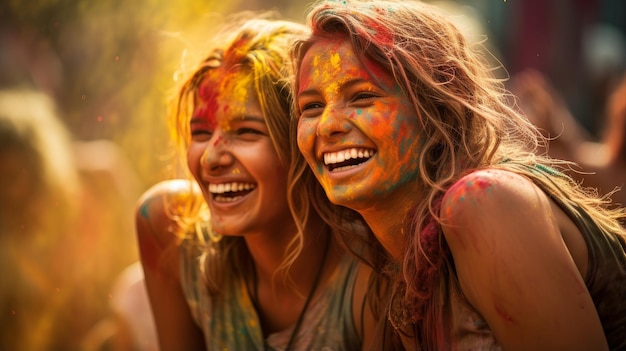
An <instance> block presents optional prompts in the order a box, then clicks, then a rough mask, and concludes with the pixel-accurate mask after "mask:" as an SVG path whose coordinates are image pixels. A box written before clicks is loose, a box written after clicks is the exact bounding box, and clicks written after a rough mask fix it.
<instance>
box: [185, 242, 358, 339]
mask: <svg viewBox="0 0 626 351" xmlns="http://www.w3.org/2000/svg"><path fill="white" fill-rule="evenodd" d="M200 254H201V252H200V250H199V249H198V248H197V246H196V245H194V244H193V242H192V241H191V240H189V239H188V240H184V241H183V242H182V245H181V273H182V274H181V280H182V286H183V290H184V293H185V295H186V298H187V303H188V305H189V308H190V310H191V312H192V315H193V317H194V319H195V322H196V324H197V325H198V326H199V327H200V328H201V329H202V331H203V333H204V338H205V342H206V345H207V350H212V351H223V350H233V351H238V350H246V351H248V350H276V351H277V350H285V347H286V346H287V344H288V342H289V339H290V338H291V334H292V331H293V326H292V327H290V328H288V329H286V330H283V331H280V332H277V333H274V334H270V335H269V336H268V337H267V338H266V339H265V340H263V334H262V330H261V325H260V321H259V317H258V315H257V312H256V310H255V307H254V304H253V303H252V300H251V298H250V296H249V294H248V289H247V287H246V283H245V282H244V281H243V279H226V280H225V281H224V286H223V293H222V294H221V296H220V298H219V302H218V301H214V300H213V299H212V298H211V296H210V295H209V294H208V292H207V288H206V286H205V284H204V280H203V278H202V273H201V272H200V260H199V257H200ZM356 271H357V261H356V260H355V259H353V258H352V257H351V256H349V255H346V256H345V257H343V258H342V260H341V261H340V264H339V265H338V267H337V269H336V270H335V272H334V273H333V275H332V277H331V278H330V280H329V283H328V285H327V286H326V287H325V289H324V290H323V291H322V293H321V294H318V295H317V296H316V297H315V298H314V299H313V300H311V303H310V305H309V307H308V309H307V311H306V313H305V315H304V319H303V321H302V323H301V326H300V329H299V330H298V335H297V336H296V339H295V342H294V344H293V345H292V346H293V350H328V351H330V350H333V351H335V350H337V351H341V350H358V349H360V348H361V341H360V339H359V337H358V334H357V331H356V326H355V325H354V321H353V314H352V295H353V290H354V284H355V281H356ZM293 350H288V351H293Z"/></svg>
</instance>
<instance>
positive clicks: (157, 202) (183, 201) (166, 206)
mask: <svg viewBox="0 0 626 351" xmlns="http://www.w3.org/2000/svg"><path fill="white" fill-rule="evenodd" d="M198 196H200V194H199V190H198V189H197V187H196V186H195V184H194V183H193V182H191V181H188V180H183V179H175V180H166V181H162V182H160V183H157V184H155V185H153V186H152V187H151V188H149V189H148V190H147V191H146V192H144V193H143V195H142V196H141V197H140V198H139V200H138V201H137V204H136V206H135V230H136V235H137V242H138V244H139V253H140V258H141V261H142V264H143V266H144V270H151V271H162V270H164V269H165V270H167V271H168V272H170V274H172V275H174V276H175V275H176V274H174V272H176V271H177V268H176V265H177V263H176V262H177V255H176V254H175V253H176V250H174V248H175V247H176V246H178V245H179V243H180V242H181V240H180V239H181V235H180V234H181V233H179V232H180V229H179V228H180V226H179V225H178V222H177V220H176V215H177V214H181V210H180V209H185V208H187V207H188V206H189V205H190V203H191V202H192V201H195V200H196V199H197V198H198Z"/></svg>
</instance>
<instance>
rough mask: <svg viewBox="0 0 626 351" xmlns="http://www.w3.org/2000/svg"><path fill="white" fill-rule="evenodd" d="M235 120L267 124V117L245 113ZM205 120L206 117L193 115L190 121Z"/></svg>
mask: <svg viewBox="0 0 626 351" xmlns="http://www.w3.org/2000/svg"><path fill="white" fill-rule="evenodd" d="M233 120H237V121H244V122H259V123H263V124H266V123H265V118H263V117H257V116H249V115H245V116H243V118H241V119H233ZM204 122H205V119H204V118H203V117H192V118H191V120H190V121H189V124H198V123H204Z"/></svg>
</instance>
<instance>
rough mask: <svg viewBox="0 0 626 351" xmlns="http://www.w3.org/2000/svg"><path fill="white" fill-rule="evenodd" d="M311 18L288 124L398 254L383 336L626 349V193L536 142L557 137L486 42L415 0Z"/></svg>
mask: <svg viewBox="0 0 626 351" xmlns="http://www.w3.org/2000/svg"><path fill="white" fill-rule="evenodd" d="M308 20H309V23H310V25H311V28H312V30H313V33H312V35H311V36H310V37H309V38H308V39H307V40H304V41H298V42H297V43H296V45H295V48H294V58H295V60H296V68H297V69H296V74H295V87H294V90H295V92H296V99H295V108H294V109H295V111H296V115H297V119H295V123H293V124H292V130H293V131H294V132H296V133H297V146H298V148H299V149H300V151H301V152H302V154H303V155H304V157H305V159H306V161H307V163H308V164H309V166H310V168H311V169H312V171H313V173H314V174H315V176H316V178H317V179H318V181H319V182H320V184H321V186H322V187H323V188H324V190H325V192H326V194H327V195H328V198H329V199H330V200H331V201H332V202H333V203H335V204H338V205H341V206H345V207H348V208H351V209H354V210H356V211H357V212H359V213H360V214H361V215H362V216H363V218H364V219H365V221H366V222H367V224H368V225H369V227H370V228H371V229H372V230H373V234H374V235H375V237H376V239H377V240H378V241H379V242H380V243H381V244H382V247H383V248H384V253H385V254H386V255H387V263H386V266H385V267H383V268H381V272H384V273H385V277H386V281H387V282H388V283H389V284H390V287H391V294H390V296H389V299H388V300H387V301H386V304H385V308H386V312H387V316H388V321H383V323H384V322H388V325H387V326H385V329H386V330H387V331H388V333H391V334H392V335H393V336H394V337H393V339H389V338H386V339H385V338H381V339H379V340H380V343H381V344H380V345H378V347H377V349H383V350H388V349H390V348H391V347H395V346H397V345H398V344H400V343H401V344H403V345H404V347H406V349H409V350H460V349H462V350H470V349H471V350H499V349H506V350H606V349H609V348H610V349H612V350H618V349H619V350H622V349H626V340H625V339H624V337H623V335H624V334H623V332H624V328H626V305H625V304H624V302H623V301H625V300H624V299H626V253H625V252H624V248H625V247H626V232H625V230H624V228H623V227H622V226H621V225H620V221H624V220H625V218H626V216H625V214H624V209H622V208H617V209H615V208H608V207H607V206H606V205H607V202H609V198H608V197H597V196H596V195H592V192H591V191H589V190H588V189H583V188H581V187H580V185H579V184H578V183H576V182H575V181H573V180H572V179H570V178H569V177H568V176H566V175H565V174H563V173H561V172H560V171H559V170H560V169H562V168H564V167H566V166H568V165H569V163H568V162H566V161H559V160H554V159H551V158H548V157H545V156H542V155H540V154H533V153H531V152H529V151H528V150H529V148H528V146H530V147H531V148H533V147H536V146H537V145H539V144H541V143H543V142H545V141H544V140H542V139H541V137H540V134H539V133H538V131H537V130H536V129H535V128H534V127H533V126H532V125H531V124H530V123H529V122H528V120H527V119H526V118H525V117H524V116H523V115H522V114H520V113H519V111H517V110H516V109H514V108H512V107H511V106H509V105H508V101H509V100H508V95H509V94H508V92H506V91H505V90H504V88H503V85H502V82H501V81H498V80H497V79H496V78H495V77H494V76H493V75H492V74H493V70H492V69H490V67H488V64H487V60H485V57H484V51H483V50H482V49H481V48H480V47H474V46H472V45H471V44H470V43H468V42H467V40H466V38H465V37H464V36H463V34H462V33H461V32H460V31H459V30H458V29H457V28H456V27H455V25H454V24H453V22H452V21H451V20H450V19H449V17H448V16H446V15H445V14H444V13H441V11H440V10H439V9H438V8H436V7H433V6H430V5H427V4H424V3H422V2H419V1H411V0H398V1H394V0H390V1H385V0H342V1H331V0H328V1H321V2H319V3H317V4H316V5H315V6H313V7H312V8H311V10H310V13H309V15H308ZM344 238H345V239H346V240H348V241H349V240H350V237H345V236H344Z"/></svg>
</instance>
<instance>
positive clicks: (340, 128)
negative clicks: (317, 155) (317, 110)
mask: <svg viewBox="0 0 626 351" xmlns="http://www.w3.org/2000/svg"><path fill="white" fill-rule="evenodd" d="M350 130H352V124H351V123H350V121H349V119H348V118H345V116H343V115H342V113H341V112H340V111H339V110H336V109H333V108H329V107H327V108H326V109H325V110H324V113H322V116H321V118H320V120H319V123H318V124H317V131H316V134H317V136H319V137H324V138H331V137H334V136H337V135H342V134H345V133H348V132H349V131H350Z"/></svg>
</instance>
